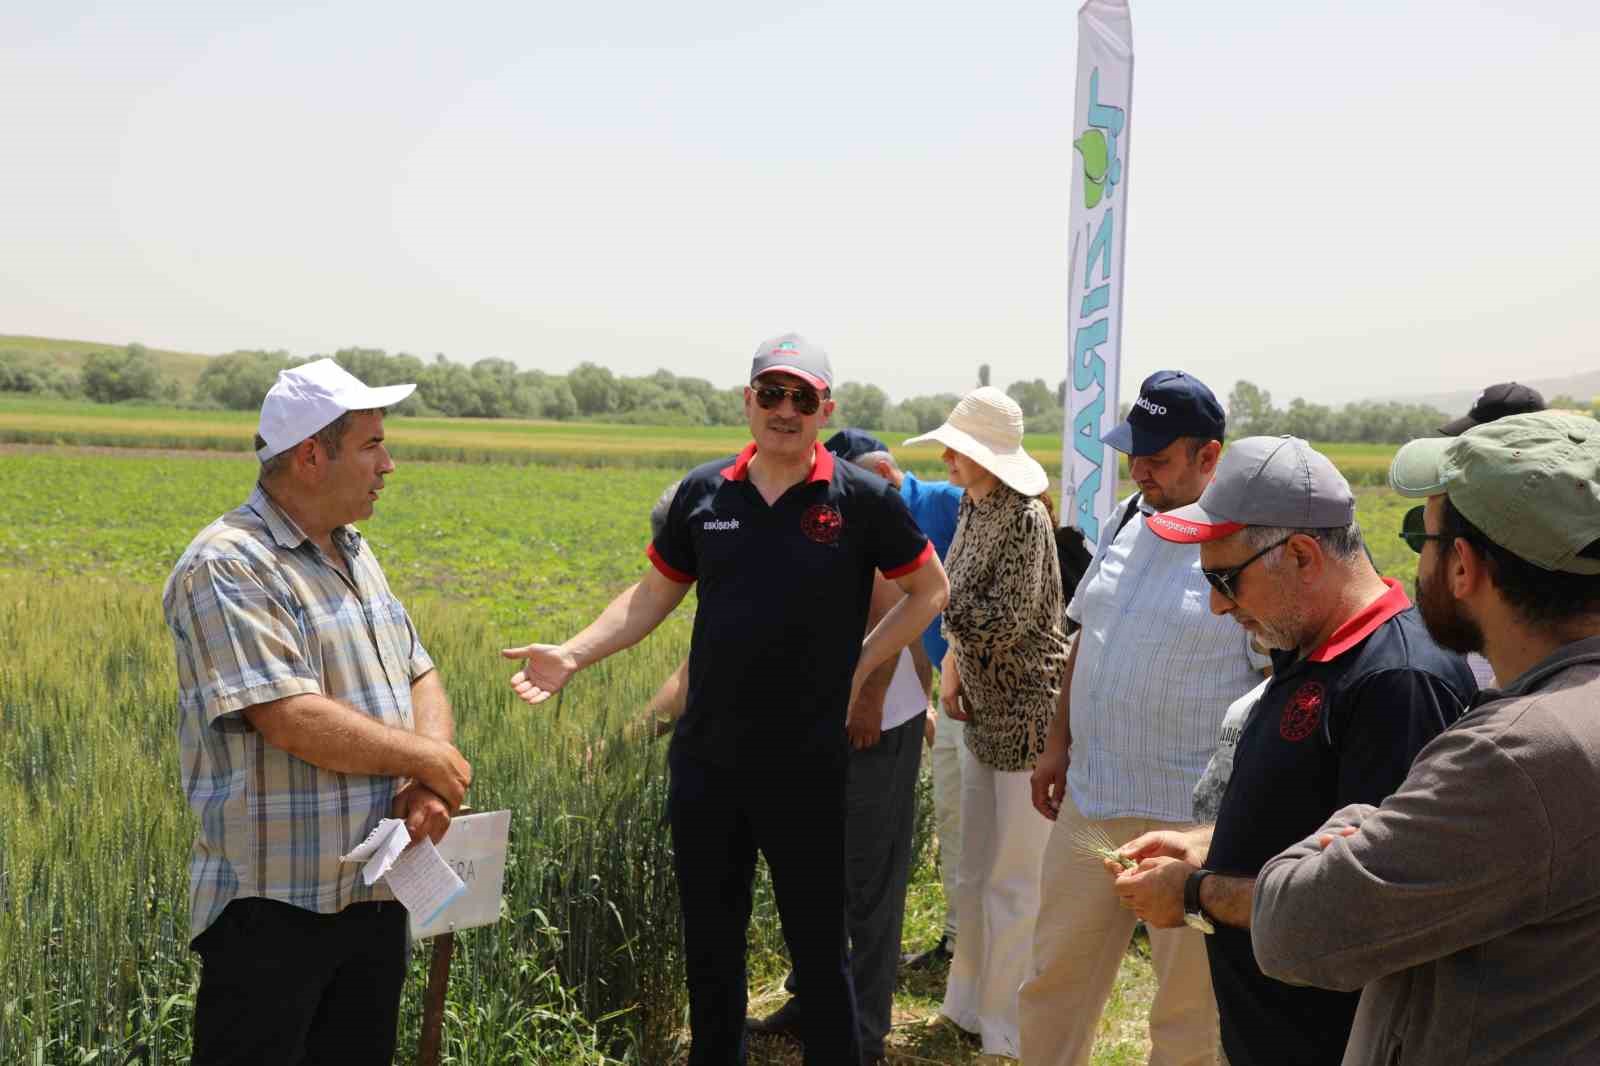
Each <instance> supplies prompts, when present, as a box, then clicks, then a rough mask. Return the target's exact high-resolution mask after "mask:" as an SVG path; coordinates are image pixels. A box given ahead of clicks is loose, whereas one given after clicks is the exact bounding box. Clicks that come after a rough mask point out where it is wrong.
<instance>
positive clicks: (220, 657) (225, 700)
mask: <svg viewBox="0 0 1600 1066" xmlns="http://www.w3.org/2000/svg"><path fill="white" fill-rule="evenodd" d="M333 539H334V542H335V543H336V544H337V545H338V546H339V548H340V550H341V551H342V552H343V553H344V556H345V560H346V562H347V564H348V566H349V570H350V576H349V577H346V576H345V574H344V573H342V572H341V571H340V570H339V569H337V568H336V567H334V566H333V565H332V564H331V563H330V562H329V561H328V559H327V557H326V556H325V555H324V554H323V553H322V550H321V549H320V548H318V547H317V546H316V545H315V544H313V543H312V542H311V541H310V540H309V539H308V538H307V537H306V535H305V534H304V533H303V532H301V530H300V528H299V527H298V526H297V525H295V523H294V521H293V520H292V519H290V518H289V516H288V515H286V514H284V513H283V511H282V510H280V509H279V508H278V507H277V505H276V504H274V503H273V502H272V499H271V497H269V496H268V495H267V494H266V492H265V491H263V490H262V488H261V487H260V486H259V485H258V486H257V487H256V489H255V491H254V492H253V493H251V495H250V498H249V500H247V501H246V502H245V504H244V506H242V507H239V508H237V509H236V510H233V511H230V512H228V513H227V514H225V515H223V516H222V517H221V518H218V519H217V520H216V521H215V522H212V523H211V524H210V525H209V526H207V527H206V528H205V529H204V530H202V531H201V533H200V535H199V536H197V537H195V539H194V541H193V542H192V543H191V544H190V545H189V547H188V549H187V550H186V551H185V552H184V553H183V556H182V557H181V558H180V559H179V560H178V564H177V566H175V567H174V568H173V570H172V575H171V576H170V577H169V578H168V579H167V584H166V588H165V589H164V590H163V592H162V596H161V605H162V610H163V613H164V614H165V616H166V620H167V626H168V628H169V629H171V631H172V639H173V642H174V645H175V647H176V649H177V658H178V746H179V757H180V759H181V762H182V772H183V788H184V792H185V793H186V794H187V796H188V798H189V806H190V807H192V808H193V809H194V812H195V814H196V815H198V816H199V819H200V829H199V833H198V835H197V836H196V838H195V842H194V849H193V851H192V852H191V853H190V856H189V933H190V937H191V939H192V938H193V937H197V936H199V935H200V934H201V933H202V932H203V931H204V930H205V929H206V928H207V927H208V926H209V925H210V924H211V923H212V922H213V921H214V920H215V919H216V917H217V916H218V915H219V914H221V913H222V910H223V908H224V907H226V906H227V905H228V903H229V901H231V900H234V899H240V898H244V897H250V896H263V897H266V898H268V899H275V900H281V901H282V902H284V903H290V904H293V905H295V906H297V907H303V908H305V909H306V910H312V911H317V912H320V913H323V914H331V913H334V912H337V911H339V910H342V909H343V908H344V907H346V906H347V905H349V904H351V903H355V902H359V901H361V900H371V899H390V898H393V897H392V896H391V895H390V894H389V890H388V888H387V886H385V885H383V884H382V883H380V884H378V885H377V886H375V887H373V888H367V887H366V886H365V885H363V884H362V883H361V866H360V864H359V863H348V864H341V863H340V862H339V856H340V855H343V854H344V853H346V852H347V851H349V850H350V849H351V848H353V847H354V846H355V845H357V844H359V843H360V842H361V841H362V840H363V839H364V838H365V837H366V835H367V834H368V833H369V832H371V830H372V827H373V826H375V825H376V824H377V823H378V820H379V819H380V818H384V817H387V816H388V815H389V810H390V805H391V803H392V802H393V800H394V795H395V791H396V784H397V782H396V779H395V778H392V777H369V776H366V775H362V774H341V773H335V772H333V771H331V770H323V769H320V768H318V767H316V766H313V765H311V764H310V763H308V762H305V761H304V760H302V759H299V758H296V757H295V756H293V755H290V754H289V753H287V752H285V751H283V750H281V749H279V748H275V747H272V746H271V745H269V744H267V743H265V742H264V741H263V740H262V739H261V734H260V733H258V732H256V731H255V730H254V729H252V728H251V727H250V724H249V723H248V722H247V721H246V719H245V718H244V716H243V715H241V714H240V713H239V712H240V711H241V710H242V709H243V708H246V707H250V706H254V705H255V704H258V703H266V702H268V701H270V700H276V699H282V698H283V697H285V696H293V695H296V694H299V693H305V692H317V693H321V694H322V695H324V696H327V697H329V698H330V699H335V700H338V701H339V702H341V703H344V704H346V705H348V706H350V707H353V708H355V709H356V710H358V711H361V712H362V713H364V714H368V715H371V716H372V717H373V718H376V719H378V720H379V721H381V722H383V723H384V724H386V725H391V726H396V727H399V728H403V729H411V728H413V721H412V714H411V683H412V682H413V681H415V680H416V679H417V678H419V677H421V676H422V675H423V674H426V673H427V672H428V671H429V670H432V669H433V660H431V659H430V658H429V657H428V653H427V652H426V651H425V650H424V649H423V647H422V642H421V641H420V640H419V639H418V638H417V631H416V629H415V627H413V626H412V624H411V619H410V617H409V616H408V615H407V614H406V610H405V608H404V607H403V606H401V604H400V601H399V600H397V599H396V598H395V597H394V594H393V593H392V592H390V591H389V583H388V582H387V581H386V580H385V579H384V576H383V571H382V570H381V569H379V567H378V561H377V559H375V558H374V557H373V555H372V550H371V549H370V548H368V547H367V545H366V543H365V541H364V540H363V539H362V537H361V534H360V533H358V532H357V531H356V530H355V529H353V528H351V527H349V526H343V527H340V528H339V529H337V530H335V531H334V535H333Z"/></svg>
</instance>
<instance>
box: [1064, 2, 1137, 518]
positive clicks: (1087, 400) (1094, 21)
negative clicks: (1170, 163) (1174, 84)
mask: <svg viewBox="0 0 1600 1066" xmlns="http://www.w3.org/2000/svg"><path fill="white" fill-rule="evenodd" d="M1132 98H1133V21H1132V19H1131V17H1130V16H1129V13H1128V5H1127V3H1126V0H1088V2H1087V3H1085V4H1084V5H1083V7H1081V8H1079V9H1078V88H1077V100H1076V102H1075V104H1074V107H1073V113H1072V121H1073V130H1074V138H1073V142H1072V147H1073V163H1074V164H1075V165H1074V167H1073V170H1072V225H1071V233H1072V238H1071V241H1072V279H1071V287H1070V289H1069V299H1070V301H1071V305H1070V314H1069V321H1070V322H1071V326H1070V327H1069V330H1068V335H1069V337H1070V341H1071V343H1070V346H1069V353H1068V359H1067V390H1066V391H1067V421H1066V430H1065V432H1064V433H1062V435H1061V484H1062V487H1063V488H1062V496H1063V497H1064V499H1063V504H1064V506H1063V507H1062V508H1061V521H1062V524H1063V525H1067V524H1070V525H1075V526H1077V527H1078V528H1079V529H1081V530H1082V531H1083V535H1084V537H1085V538H1086V539H1087V540H1088V541H1089V543H1090V544H1096V545H1098V544H1099V542H1100V530H1101V527H1102V526H1103V525H1104V524H1105V523H1106V522H1108V521H1111V520H1112V512H1113V511H1114V510H1115V508H1116V504H1117V453H1116V452H1115V451H1113V450H1112V449H1111V448H1110V447H1109V446H1107V445H1104V444H1101V443H1100V438H1101V436H1103V435H1104V434H1105V433H1107V432H1109V431H1110V430H1111V428H1112V427H1113V426H1115V425H1116V424H1117V414H1118V408H1117V393H1118V389H1117V383H1118V381H1119V380H1120V378H1121V372H1122V248H1123V244H1124V236H1125V234H1126V233H1127V225H1128V130H1129V121H1128V120H1129V114H1130V112H1129V104H1130V103H1131V102H1132ZM1067 500H1070V501H1071V503H1070V506H1066V505H1065V504H1066V502H1067Z"/></svg>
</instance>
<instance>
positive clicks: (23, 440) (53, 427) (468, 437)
mask: <svg viewBox="0 0 1600 1066" xmlns="http://www.w3.org/2000/svg"><path fill="white" fill-rule="evenodd" d="M255 423H256V416H255V415H254V414H253V413H251V412H247V411H208V410H195V409H192V408H181V407H159V406H143V405H135V404H96V403H88V402H85V401H78V400H40V399H33V398H23V397H18V396H0V444H48V445H61V444H68V445H88V446H101V447H117V448H160V449H169V450H213V451H234V452H248V451H250V445H251V439H250V438H251V435H252V433H253V432H254V430H255ZM392 424H393V425H394V426H396V427H402V428H403V432H401V431H399V430H398V429H397V430H395V431H393V432H392V436H393V438H394V453H395V457H396V459H398V460H401V461H404V460H407V459H410V460H443V461H454V462H463V463H485V462H487V463H507V464H555V465H573V466H604V467H613V466H627V467H637V466H654V467H660V468H664V469H668V470H684V469H687V468H689V467H691V466H693V465H695V464H696V463H701V462H705V461H706V460H708V459H714V458H716V457H717V456H719V455H726V454H728V453H729V452H733V451H737V450H738V449H739V448H740V447H742V446H743V445H744V443H745V441H746V440H747V439H748V434H747V433H746V432H745V430H744V428H743V427H741V426H705V427H680V426H673V427H670V428H668V427H659V426H622V425H611V424H607V423H603V422H532V421H524V420H521V419H511V418H407V419H404V420H400V419H396V420H395V421H394V422H393V423H392ZM882 436H883V439H884V440H885V441H887V442H888V443H889V444H891V445H893V446H895V448H896V455H897V457H898V458H899V459H900V462H901V465H903V466H904V467H905V468H906V469H908V470H912V471H914V472H916V473H925V474H930V475H938V474H939V473H940V472H941V471H942V469H943V467H942V466H941V464H940V463H939V450H940V449H939V447H938V446H937V445H918V446H917V447H915V448H906V449H901V448H899V444H900V442H901V441H902V440H905V439H906V437H907V434H882ZM1024 444H1025V446H1026V447H1027V449H1028V451H1029V452H1030V453H1031V454H1033V455H1034V456H1035V457H1036V458H1038V459H1039V461H1040V462H1042V463H1044V465H1045V468H1046V469H1057V468H1059V466H1060V463H1061V438H1060V437H1059V436H1055V435H1044V434H1029V435H1028V436H1027V437H1026V438H1025V440H1024ZM1319 447H1320V448H1322V450H1323V451H1325V452H1326V453H1327V454H1328V455H1329V456H1330V457H1332V458H1333V460H1334V461H1335V462H1336V463H1337V464H1338V465H1339V468H1340V469H1341V470H1343V471H1344V474H1345V476H1346V477H1347V478H1349V479H1350V483H1351V484H1352V485H1382V484H1383V483H1384V478H1385V476H1386V474H1387V471H1388V469H1389V457H1390V456H1391V455H1393V454H1394V448H1393V446H1391V445H1387V444H1325V445H1319ZM1122 472H1123V475H1124V476H1126V474H1127V469H1126V465H1124V467H1123V471H1122Z"/></svg>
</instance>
